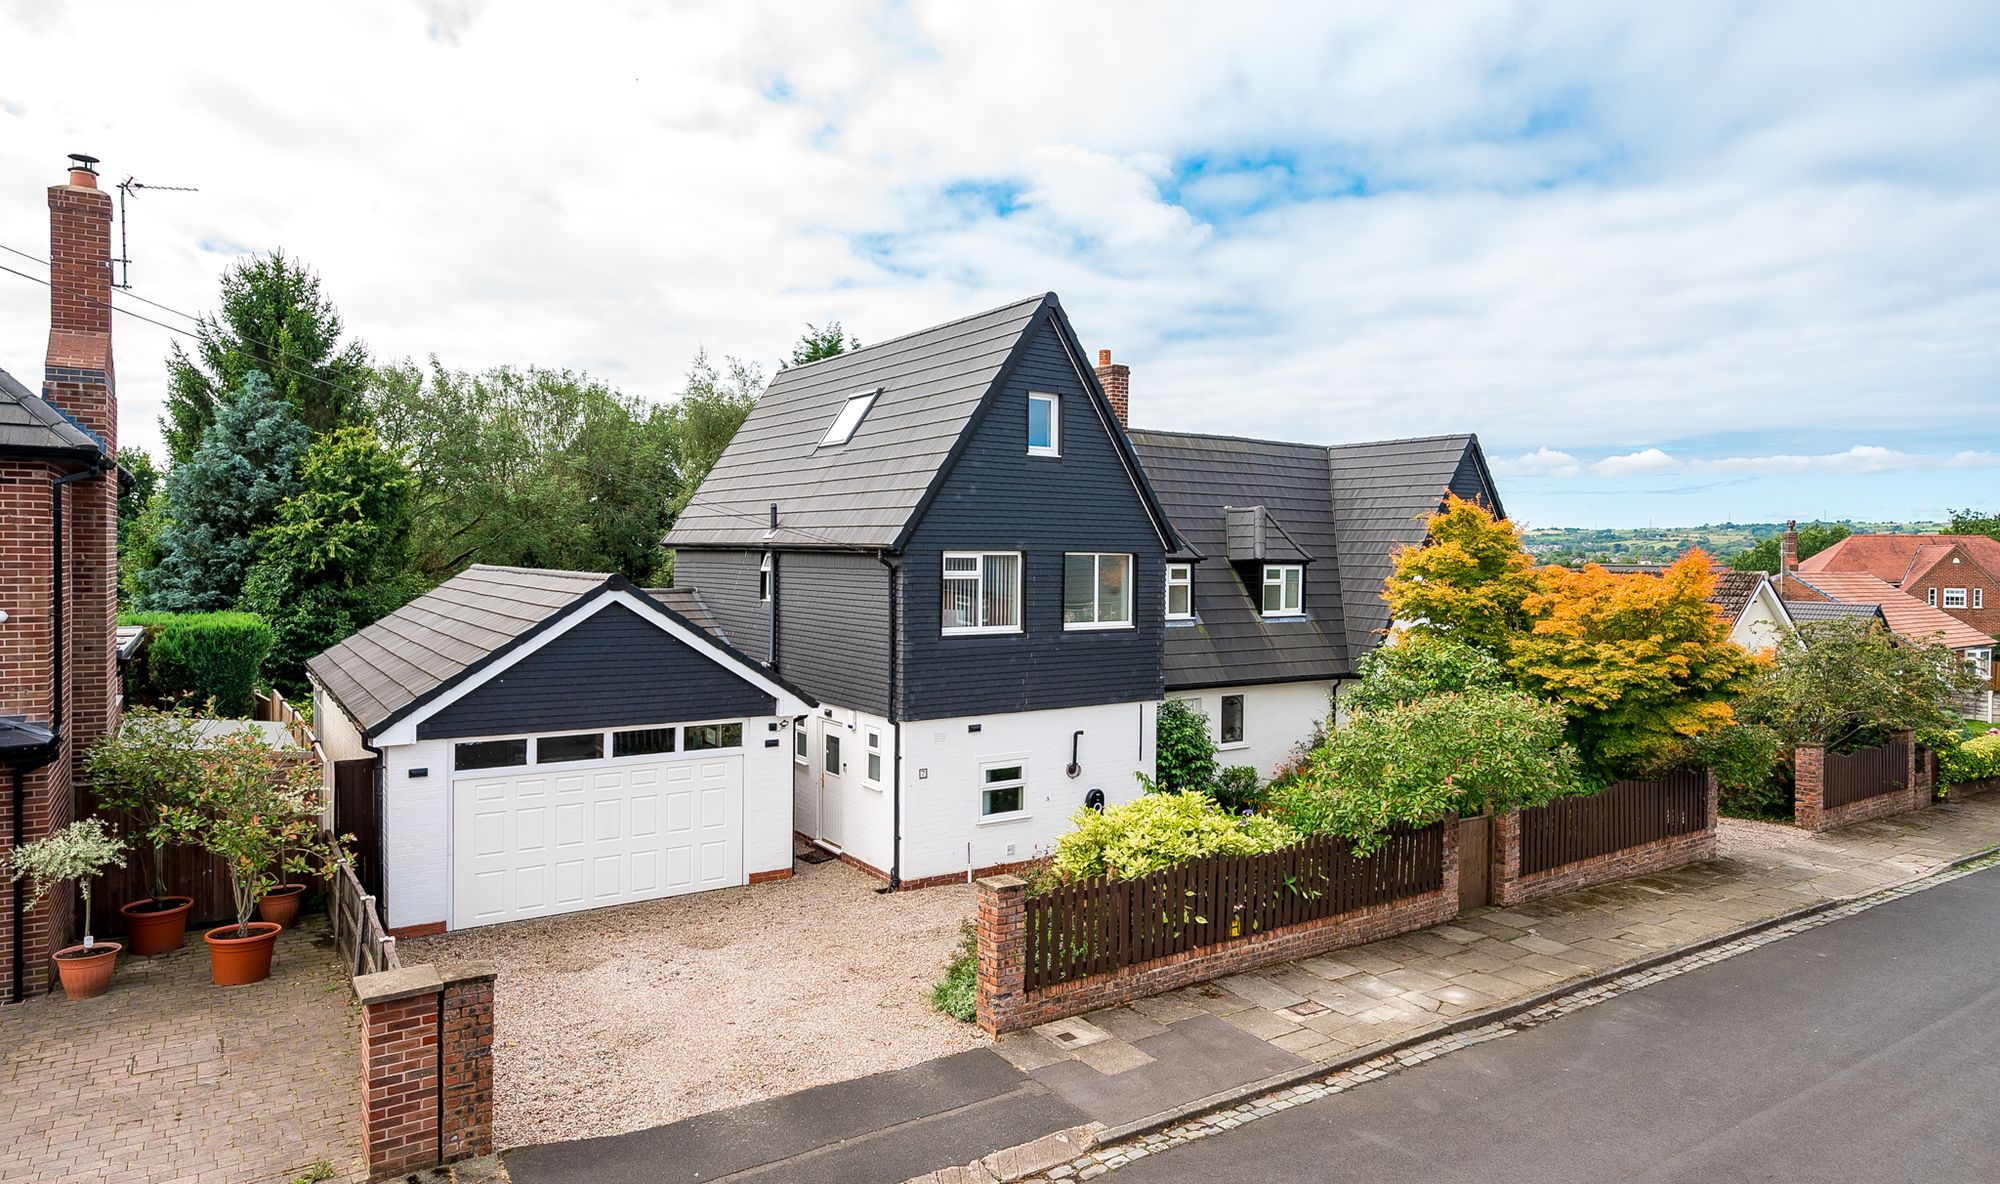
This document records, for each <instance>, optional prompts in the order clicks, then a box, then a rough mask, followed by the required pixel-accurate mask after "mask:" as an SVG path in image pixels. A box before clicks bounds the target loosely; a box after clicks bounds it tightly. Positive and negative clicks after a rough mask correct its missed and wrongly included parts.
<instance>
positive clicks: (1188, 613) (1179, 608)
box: [1167, 563, 1194, 621]
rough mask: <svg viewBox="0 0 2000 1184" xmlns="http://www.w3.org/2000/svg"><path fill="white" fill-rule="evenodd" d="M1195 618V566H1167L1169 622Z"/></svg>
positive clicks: (1181, 564)
mask: <svg viewBox="0 0 2000 1184" xmlns="http://www.w3.org/2000/svg"><path fill="white" fill-rule="evenodd" d="M1193 616H1194V565H1193V564H1191V563H1169V564H1167V620H1169V621H1186V620H1189V619H1191V618H1193Z"/></svg>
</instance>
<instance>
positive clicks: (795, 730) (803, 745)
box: [792, 723, 813, 768]
mask: <svg viewBox="0 0 2000 1184" xmlns="http://www.w3.org/2000/svg"><path fill="white" fill-rule="evenodd" d="M812 762H813V744H812V731H811V729H809V728H807V727H806V726H805V725H804V724H802V723H793V724H792V763H793V764H798V765H804V766H806V767H807V768H811V767H812Z"/></svg>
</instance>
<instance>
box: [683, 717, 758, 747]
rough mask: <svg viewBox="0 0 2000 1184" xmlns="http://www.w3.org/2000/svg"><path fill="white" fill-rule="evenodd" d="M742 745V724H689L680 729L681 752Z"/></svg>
mask: <svg viewBox="0 0 2000 1184" xmlns="http://www.w3.org/2000/svg"><path fill="white" fill-rule="evenodd" d="M741 747H743V725H742V724H741V723H733V724H689V725H688V726H686V727H684V728H682V729H681V750H682V751H683V752H710V751H713V750H715V749H718V748H741Z"/></svg>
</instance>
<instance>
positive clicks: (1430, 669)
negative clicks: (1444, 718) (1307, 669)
mask: <svg viewBox="0 0 2000 1184" xmlns="http://www.w3.org/2000/svg"><path fill="white" fill-rule="evenodd" d="M1359 673H1360V675H1361V679H1360V681H1359V682H1357V683H1355V684H1354V686H1353V687H1352V688H1351V689H1349V690H1348V691H1346V692H1345V693H1344V694H1342V695H1341V705H1342V706H1344V707H1346V708H1347V709H1348V710H1350V711H1374V710H1377V709H1379V708H1383V707H1395V706H1397V705H1399V704H1403V703H1417V702H1421V701H1422V700H1425V699H1428V698H1430V697H1432V696H1433V695H1448V694H1452V693H1454V692H1457V691H1471V690H1478V689H1480V688H1483V687H1504V686H1506V685H1508V678H1507V670H1506V667H1504V666H1502V665H1501V664H1500V662H1499V659H1497V658H1495V657H1493V655H1491V654H1489V653H1487V652H1485V651H1484V650H1477V649H1474V648H1472V647H1471V646H1469V645H1466V644H1465V643H1464V642H1461V641H1457V640H1454V639H1453V638H1450V637H1440V636H1436V635H1433V634H1423V633H1419V634H1412V635H1409V636H1405V637H1399V638H1397V639H1396V640H1395V641H1394V642H1393V643H1392V644H1390V645H1384V646H1377V647H1376V648H1375V649H1373V650H1370V651H1369V652H1368V654H1367V656H1365V657H1363V658H1362V659H1361V667H1360V670H1359Z"/></svg>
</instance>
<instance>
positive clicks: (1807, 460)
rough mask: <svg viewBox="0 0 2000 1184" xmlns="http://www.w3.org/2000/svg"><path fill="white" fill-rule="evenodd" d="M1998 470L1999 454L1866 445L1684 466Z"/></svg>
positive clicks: (1697, 469)
mask: <svg viewBox="0 0 2000 1184" xmlns="http://www.w3.org/2000/svg"><path fill="white" fill-rule="evenodd" d="M1993 468H2000V452H1993V451H1980V450H1970V449H1968V450H1965V451H1961V452H1956V453H1951V454H1949V455H1942V456H1940V455H1925V454H1921V453H1911V452H1898V451H1896V450H1895V449H1893V448H1882V447H1878V446H1876V445H1870V444H1856V445H1855V446H1854V447H1852V448H1849V449H1847V450H1846V451H1844V452H1829V453H1822V454H1820V455H1816V456H1801V455H1779V456H1735V457H1727V458H1723V459H1719V460H1697V461H1693V462H1691V463H1690V464H1689V465H1688V472H1690V473H1748V474H1756V475H1759V476H1773V475H1784V474H1790V473H1809V472H1823V473H1846V474H1851V475H1855V476H1861V475H1866V474H1871V473H1896V472H1903V471H1906V470H1912V469H1917V470H1936V469H1993Z"/></svg>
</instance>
